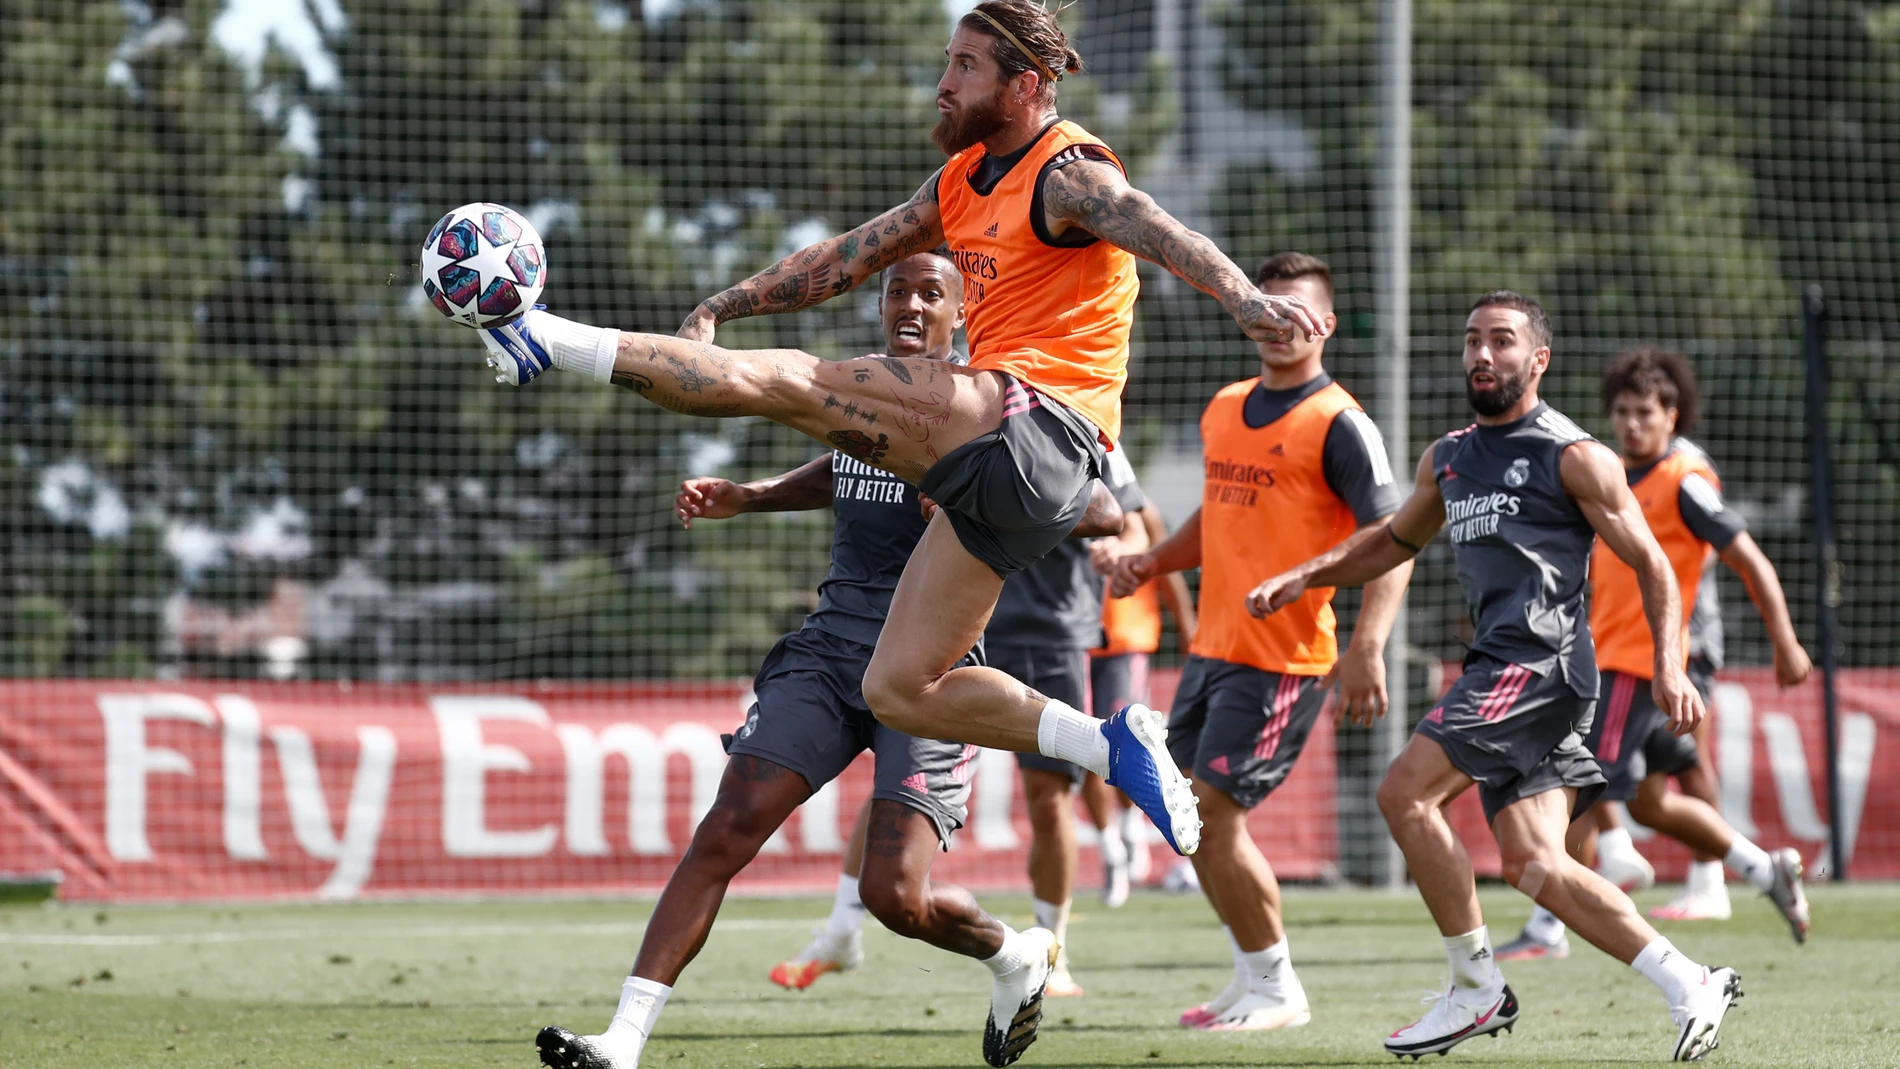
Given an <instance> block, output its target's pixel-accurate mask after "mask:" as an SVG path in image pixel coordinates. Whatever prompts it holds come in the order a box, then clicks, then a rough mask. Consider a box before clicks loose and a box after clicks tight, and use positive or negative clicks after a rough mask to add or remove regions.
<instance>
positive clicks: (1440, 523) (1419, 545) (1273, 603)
mask: <svg viewBox="0 0 1900 1069" xmlns="http://www.w3.org/2000/svg"><path fill="white" fill-rule="evenodd" d="M1436 451H1437V450H1436V447H1434V448H1432V449H1427V450H1425V455H1424V456H1421V457H1419V458H1418V474H1417V475H1416V476H1415V477H1414V480H1413V485H1412V496H1410V497H1408V498H1406V499H1405V503H1404V504H1403V505H1400V506H1399V510H1398V511H1397V512H1395V513H1393V514H1392V518H1391V519H1390V520H1389V521H1386V522H1384V523H1375V524H1369V525H1367V526H1365V527H1361V528H1359V529H1358V530H1357V531H1354V532H1353V533H1352V534H1350V535H1348V536H1347V537H1346V540H1345V541H1343V542H1341V543H1339V544H1338V545H1336V546H1334V547H1333V548H1331V549H1329V550H1327V551H1326V552H1324V553H1321V554H1320V555H1319V556H1317V557H1314V558H1313V559H1312V560H1309V561H1307V562H1306V563H1305V564H1301V565H1298V566H1297V567H1294V568H1292V569H1290V570H1288V571H1285V572H1282V573H1280V574H1279V575H1276V576H1274V577H1273V578H1271V579H1269V580H1267V581H1266V582H1264V583H1261V584H1260V585H1259V586H1257V587H1254V588H1253V592H1252V593H1250V594H1248V595H1247V611H1248V612H1250V613H1252V614H1253V615H1255V616H1260V617H1265V616H1271V615H1272V614H1274V613H1276V612H1279V611H1280V610H1281V609H1284V608H1286V607H1287V606H1288V605H1291V604H1293V603H1294V602H1295V601H1297V600H1299V597H1300V595H1302V594H1304V593H1306V590H1307V588H1308V587H1315V586H1361V585H1364V584H1366V583H1370V582H1371V581H1372V580H1374V579H1377V578H1379V577H1380V576H1382V575H1385V574H1386V573H1388V572H1391V571H1393V570H1394V569H1397V568H1400V567H1402V566H1406V565H1409V564H1411V562H1412V558H1413V557H1416V556H1418V554H1419V552H1420V551H1421V550H1423V549H1424V548H1425V543H1427V542H1430V541H1431V540H1432V538H1433V537H1434V536H1436V535H1437V534H1438V531H1439V529H1440V528H1442V527H1444V526H1445V499H1444V498H1443V497H1442V496H1441V495H1440V494H1439V492H1438V479H1437V476H1436V474H1435V473H1434V471H1433V469H1432V456H1433V455H1434V454H1435V453H1436ZM1406 578H1407V579H1408V580H1409V579H1410V576H1409V574H1408V575H1407V577H1406ZM1404 589H1405V588H1404V586H1403V584H1395V588H1394V589H1390V590H1382V591H1381V592H1380V598H1379V600H1380V602H1384V601H1385V600H1386V599H1387V598H1388V597H1389V598H1390V601H1391V603H1392V604H1393V605H1394V606H1396V603H1397V600H1398V595H1399V594H1401V593H1403V592H1404ZM1369 594H1370V592H1369ZM1373 600H1374V599H1372V598H1371V597H1370V596H1368V598H1367V601H1368V602H1372V601H1373ZM1362 611H1363V607H1362ZM1386 627H1387V628H1388V629H1390V627H1391V621H1390V620H1387V621H1386ZM1367 637H1368V638H1370V637H1371V636H1367ZM1380 642H1381V644H1383V642H1384V638H1383V636H1381V638H1380Z"/></svg>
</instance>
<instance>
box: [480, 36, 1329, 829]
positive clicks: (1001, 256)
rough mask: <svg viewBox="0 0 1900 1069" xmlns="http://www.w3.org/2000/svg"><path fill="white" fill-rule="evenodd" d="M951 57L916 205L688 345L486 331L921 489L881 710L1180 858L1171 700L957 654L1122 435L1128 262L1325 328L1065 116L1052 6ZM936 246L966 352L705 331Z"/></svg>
mask: <svg viewBox="0 0 1900 1069" xmlns="http://www.w3.org/2000/svg"><path fill="white" fill-rule="evenodd" d="M945 51H946V53H947V55H948V66H947V69H946V70H945V72H944V75H943V78H942V80H941V81H940V82H939V83H938V87H937V108H938V111H939V112H940V113H941V116H942V118H941V121H940V122H939V123H938V125H937V129H936V132H935V134H934V135H933V136H934V140H935V141H936V142H937V144H938V145H939V146H940V147H941V148H942V149H944V151H945V152H946V153H948V154H949V156H950V161H949V162H948V163H947V164H945V165H944V167H943V169H942V170H940V171H938V172H937V174H935V175H934V176H932V177H931V178H930V180H929V181H927V182H925V183H924V185H923V187H922V188H920V189H919V190H918V191H917V193H916V194H915V195H914V196H913V197H912V198H911V199H910V200H909V201H907V202H905V203H903V204H900V205H898V206H897V207H895V208H892V209H891V210H890V211H887V212H885V213H884V214H882V215H880V216H878V217H877V218H875V219H873V220H871V221H870V222H869V223H866V224H865V225H863V226H860V227H858V228H857V229H855V230H852V231H850V232H849V233H846V234H844V235H841V236H839V237H835V238H831V239H829V240H826V241H822V242H819V243H818V244H816V245H813V246H811V247H809V248H807V249H804V250H801V251H799V252H797V253H794V254H793V255H791V256H789V257H787V258H786V259H784V260H782V261H780V262H779V263H777V264H774V265H773V266H771V267H769V268H767V269H766V270H765V271H764V272H762V273H760V274H758V275H755V276H753V277H752V278H749V279H747V280H745V281H744V282H741V283H739V284H738V285H736V286H733V287H732V288H730V289H728V290H726V291H724V292H722V293H719V294H717V295H715V296H713V297H711V298H708V299H707V300H706V301H705V302H704V303H702V304H701V305H700V306H699V307H698V308H696V309H694V311H693V312H692V314H691V315H689V316H688V317H687V319H686V322H685V323H684V324H683V325H682V326H681V328H680V335H681V336H680V337H663V336H660V335H655V334H635V333H631V332H626V333H623V332H621V331H618V330H611V329H601V328H597V327H591V326H585V325H583V324H580V323H575V322H571V321H568V320H564V319H561V318H559V317H557V316H554V315H551V314H549V313H547V312H545V311H540V310H536V311H532V312H529V313H528V314H527V315H525V316H523V317H522V318H520V319H518V320H516V321H514V322H513V323H510V324H509V325H507V326H505V327H499V328H495V329H492V330H487V331H483V332H482V336H483V340H484V342H485V344H486V345H487V346H488V347H489V350H490V357H489V362H490V365H491V366H493V367H494V368H495V369H496V370H497V372H498V373H499V375H498V377H499V379H500V380H501V381H504V382H511V383H516V384H519V383H522V382H526V381H527V380H529V379H531V378H533V377H535V376H536V375H539V374H541V373H542V372H544V371H546V370H547V369H548V368H550V367H558V368H563V369H566V370H569V371H571V372H577V373H580V374H585V375H590V376H592V377H593V378H594V379H595V380H597V381H599V382H603V383H607V382H611V383H614V384H616V385H619V386H624V387H626V388H628V389H631V390H633V391H634V392H635V393H638V394H639V395H640V396H642V397H644V398H645V399H646V400H647V401H649V402H651V403H653V404H657V405H660V406H662V407H665V408H668V409H671V410H673V411H675V412H683V413H686V414H688V415H697V416H709V417H727V416H764V417H766V418H768V419H772V420H774V421H776V422H779V423H782V424H784V425H786V426H788V427H791V428H793V429H794V430H797V431H800V432H802V433H804V434H808V435H810V436H811V437H813V438H816V439H818V440H819V441H821V442H824V443H826V444H828V445H830V446H831V447H833V448H835V449H837V450H838V451H839V452H841V453H843V454H845V455H846V456H848V457H850V458H851V459H852V460H855V461H857V462H858V463H861V464H866V465H869V466H871V467H874V468H877V469H879V470H880V471H885V472H889V473H891V474H893V475H896V476H897V477H898V478H900V479H902V480H904V481H905V482H907V483H910V484H911V485H913V486H916V487H917V488H918V489H919V490H921V491H922V492H923V493H925V494H927V495H928V496H929V497H931V498H932V499H934V500H935V501H937V502H938V503H939V504H941V505H942V506H943V511H942V514H941V515H940V516H938V517H937V518H935V519H934V520H933V521H932V523H931V526H930V529H929V530H928V531H927V532H926V533H925V535H924V537H923V540H922V541H921V542H919V544H918V547H917V551H916V552H915V553H914V554H912V555H911V561H910V565H909V567H908V568H907V569H906V571H905V574H904V579H903V581H902V582H900V583H899V584H898V588H897V592H896V594H895V595H894V596H893V598H892V601H891V610H890V616H889V618H888V620H887V621H886V622H885V625H884V631H883V638H882V639H881V640H880V641H879V642H878V644H877V652H876V654H875V655H874V656H873V657H872V659H871V664H870V667H869V668H868V669H867V671H866V674H865V679H864V694H865V698H866V700H867V701H868V702H869V704H870V707H871V709H872V711H873V712H874V713H875V714H876V716H877V718H878V720H879V721H880V722H881V723H884V724H887V725H889V726H891V727H893V728H896V729H897V730H899V731H902V732H905V733H907V734H912V735H916V736H919V737H930V738H951V739H955V740H957V741H959V742H968V743H974V744H976V745H979V746H990V747H995V748H997V749H1005V750H1014V751H1017V752H1023V753H1029V752H1037V753H1042V754H1044V755H1046V756H1049V757H1055V758H1060V759H1062V760H1065V761H1072V762H1074V763H1075V764H1078V765H1081V766H1082V767H1083V768H1086V769H1088V770H1089V771H1091V772H1094V773H1096V774H1098V775H1101V776H1103V777H1104V778H1105V779H1107V780H1108V781H1109V782H1110V783H1112V784H1114V785H1115V786H1118V787H1120V788H1121V789H1122V790H1123V791H1125V792H1126V793H1127V794H1128V796H1129V797H1130V798H1132V799H1133V800H1134V801H1135V803H1136V804H1137V805H1139V806H1141V808H1142V810H1143V811H1144V812H1146V813H1147V814H1148V815H1149V816H1150V817H1151V818H1153V820H1154V821H1155V824H1156V826H1157V827H1159V828H1160V829H1161V831H1162V834H1163V835H1164V836H1165V837H1166V839H1167V841H1168V843H1169V845H1171V846H1173V847H1174V848H1175V849H1176V850H1177V851H1179V852H1181V853H1183V854H1188V853H1192V852H1193V851H1194V849H1195V848H1196V846H1198V845H1199V831H1200V822H1199V820H1198V819H1197V818H1196V816H1195V812H1194V796H1193V793H1192V791H1191V790H1189V788H1188V785H1187V780H1186V778H1185V777H1183V776H1182V775H1181V774H1180V772H1179V771H1178V770H1176V769H1175V768H1174V767H1173V765H1172V764H1171V763H1170V762H1169V760H1168V755H1167V746H1166V742H1165V736H1166V730H1167V726H1166V723H1165V721H1164V720H1163V718H1162V717H1161V716H1160V714H1158V713H1155V712H1154V711H1153V710H1150V709H1147V708H1144V707H1140V706H1137V707H1134V708H1131V709H1128V710H1124V711H1123V712H1121V713H1118V714H1117V715H1116V716H1114V717H1112V718H1110V719H1109V720H1107V721H1099V720H1096V719H1095V718H1094V717H1092V716H1090V715H1088V713H1087V712H1086V711H1084V710H1080V709H1076V708H1074V707H1072V706H1070V705H1069V704H1068V703H1065V702H1060V701H1053V700H1050V699H1049V698H1047V697H1045V696H1044V695H1042V694H1038V693H1036V692H1035V691H1034V690H1032V689H1030V688H1028V687H1026V686H1024V685H1023V684H1022V683H1020V682H1018V681H1016V680H1015V679H1012V678H1011V677H1010V676H1008V675H1007V674H1005V673H1002V672H998V671H996V670H995V669H992V668H986V667H980V666H962V667H959V665H958V662H959V661H960V660H961V659H962V657H963V655H964V653H965V652H966V651H968V650H969V649H970V648H971V647H972V646H974V645H975V644H976V641H977V639H978V637H979V636H980V635H981V634H982V632H983V624H984V621H985V619H986V618H987V617H988V615H989V612H990V610H991V609H992V608H993V607H994V606H995V604H996V598H997V595H998V593H999V592H1000V591H1001V590H1002V585H1003V581H1004V579H1005V578H1007V577H1008V576H1010V575H1012V574H1014V573H1016V572H1019V571H1021V570H1023V568H1025V567H1027V566H1028V565H1029V564H1030V563H1031V562H1032V561H1035V560H1036V559H1038V558H1040V557H1041V556H1042V555H1043V554H1045V553H1047V552H1049V550H1051V549H1052V548H1054V547H1055V546H1056V545H1057V544H1058V543H1060V542H1061V541H1063V540H1064V539H1065V538H1067V537H1068V536H1069V533H1070V532H1071V531H1072V530H1073V529H1074V528H1075V524H1076V519H1077V517H1079V516H1080V515H1081V514H1082V513H1083V511H1084V509H1085V507H1086V505H1087V503H1088V500H1089V495H1090V489H1089V484H1090V482H1091V481H1092V480H1094V479H1098V478H1099V477H1100V476H1101V474H1102V471H1103V466H1104V464H1105V462H1106V455H1107V450H1108V449H1109V448H1110V445H1111V443H1113V442H1114V441H1115V440H1116V439H1117V437H1118V436H1119V433H1120V430H1121V393H1122V386H1123V384H1124V382H1125V381H1126V378H1127V363H1128V336H1129V331H1130V329H1131V327H1132V325H1133V320H1134V305H1135V296H1136V291H1137V290H1138V288H1139V283H1138V280H1137V278H1136V274H1135V262H1136V258H1137V257H1140V258H1143V259H1148V260H1151V261H1153V262H1155V263H1158V264H1160V265H1162V266H1163V267H1165V268H1167V269H1168V270H1169V271H1171V272H1173V273H1174V274H1176V275H1177V276H1179V277H1180V278H1182V279H1183V280H1185V281H1186V282H1188V283H1189V284H1191V285H1194V286H1196V287H1198V288H1199V289H1201V290H1203V291H1205V292H1207V293H1209V294H1211V295H1213V296H1215V297H1217V298H1218V299H1219V300H1220V301H1221V303H1222V304H1223V305H1224V306H1225V307H1226V309H1227V310H1228V312H1229V313H1230V314H1231V315H1232V316H1233V318H1234V320H1235V322H1236V323H1238V324H1239V325H1240V327H1241V329H1242V330H1243V331H1245V332H1246V333H1247V334H1248V335H1249V336H1252V337H1257V338H1267V337H1283V336H1290V335H1293V334H1304V335H1307V336H1315V335H1318V334H1319V333H1321V332H1322V331H1323V328H1322V326H1321V325H1320V322H1319V320H1318V319H1317V318H1316V317H1315V316H1314V315H1313V314H1312V312H1311V310H1310V309H1308V308H1307V307H1306V306H1305V305H1304V304H1302V303H1300V302H1299V301H1297V300H1294V299H1292V298H1287V297H1278V296H1270V295H1266V294H1262V293H1261V292H1260V291H1259V290H1258V289H1257V288H1255V287H1254V286H1253V285H1252V284H1251V283H1250V282H1249V281H1248V279H1247V276H1246V274H1245V273H1244V272H1242V271H1241V270H1240V269H1239V268H1237V267H1235V266H1234V264H1233V262H1232V261H1231V260H1229V259H1228V258H1227V257H1226V256H1225V255H1224V254H1223V253H1222V252H1221V251H1220V249H1219V248H1217V247H1216V246H1215V245H1214V243H1213V242H1212V241H1209V240H1208V239H1207V238H1206V237H1204V236H1202V235H1200V234H1197V233H1195V232H1194V231H1192V230H1189V229H1188V228H1187V227H1185V226H1183V225H1182V224H1181V223H1180V222H1179V221H1177V220H1176V219H1174V218H1173V217H1172V216H1170V215H1168V213H1166V212H1164V211H1162V210H1161V209H1160V207H1158V206H1157V205H1156V204H1155V202H1154V200H1153V199H1152V198H1151V197H1149V196H1148V195H1147V194H1146V193H1143V192H1141V191H1140V190H1137V189H1135V188H1133V187H1131V186H1130V185H1129V184H1128V181H1127V179H1126V178H1125V177H1124V175H1123V173H1122V167H1121V163H1120V161H1119V160H1118V159H1117V158H1116V156H1115V154H1114V153H1113V152H1112V151H1110V150H1109V148H1108V147H1107V146H1106V145H1104V144H1102V143H1101V141H1100V140H1099V139H1097V138H1095V137H1093V136H1092V135H1090V134H1089V133H1088V132H1087V131H1086V130H1083V129H1082V128H1081V127H1080V126H1077V125H1076V124H1075V123H1072V122H1065V121H1063V120H1062V119H1061V118H1060V117H1059V116H1058V115H1057V114H1056V108H1055V104H1056V82H1057V81H1058V79H1059V77H1060V76H1061V75H1063V74H1066V73H1072V72H1075V71H1078V70H1080V69H1081V57H1080V56H1079V55H1078V54H1077V53H1076V52H1075V50H1074V49H1072V48H1070V47H1069V46H1068V43H1067V38H1066V37H1065V36H1064V35H1063V33H1062V30H1061V28H1060V27H1059V26H1058V25H1057V24H1056V20H1055V16H1054V15H1053V14H1052V13H1051V12H1049V11H1047V10H1045V9H1044V8H1043V7H1042V6H1041V5H1039V4H1037V3H1034V2H1033V0H986V2H984V3H980V4H978V5H977V6H976V7H975V9H973V10H972V11H971V12H970V13H969V14H967V15H965V16H964V17H963V18H962V19H961V20H960V21H959V22H958V24H957V27H956V31H955V33H954V34H953V35H952V37H951V39H950V44H949V47H948V48H947V49H946V50H945ZM946 239H947V240H948V242H949V244H950V248H951V251H952V256H953V258H954V260H955V261H956V264H957V266H958V268H959V269H960V270H961V272H962V273H963V276H964V293H965V313H966V315H967V316H968V324H967V329H968V334H969V339H970V345H971V352H972V356H971V359H970V364H969V366H968V367H956V366H952V365H949V364H945V363H943V362H941V361H919V360H907V359H902V358H897V357H889V358H883V359H872V358H866V359H859V360H844V361H838V362H836V363H827V362H825V361H822V360H819V359H817V358H816V357H813V356H810V355H808V354H805V353H801V352H796V351H792V350H785V349H773V350H755V351H746V352H741V351H734V350H728V349H723V348H720V347H718V346H715V345H713V344H712V338H713V332H714V329H715V328H716V327H717V326H718V325H719V324H721V323H725V322H728V321H730V320H733V319H738V318H741V317H745V316H754V315H765V314H775V313H782V312H793V311H797V310H799V309H802V308H809V307H811V306H813V305H815V304H818V303H819V302H820V301H823V300H826V299H829V298H831V297H834V296H837V295H839V294H842V293H845V292H847V291H849V290H851V289H852V288H853V287H855V286H857V285H858V284H860V283H861V282H863V281H864V280H866V279H868V278H870V277H871V276H872V275H874V274H875V273H876V272H877V271H878V270H879V269H881V268H883V267H885V266H888V265H890V264H892V263H895V262H896V261H897V260H899V259H902V258H903V257H905V256H908V255H910V254H911V253H913V252H917V251H919V250H923V249H930V248H934V247H936V246H937V245H938V244H939V243H941V242H943V241H945V240H946Z"/></svg>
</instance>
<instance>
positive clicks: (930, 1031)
mask: <svg viewBox="0 0 1900 1069" xmlns="http://www.w3.org/2000/svg"><path fill="white" fill-rule="evenodd" d="M1043 1027H1044V1028H1046V1029H1048V1030H1047V1031H1046V1032H1045V1033H1044V1036H1045V1037H1047V1036H1052V1035H1068V1034H1072V1033H1094V1034H1110V1033H1123V1032H1141V1033H1147V1032H1153V1031H1155V1030H1156V1029H1158V1028H1161V1027H1163V1025H1162V1024H1145V1025H1141V1024H1065V1025H1059V1026H1054V1027H1051V1026H1049V1025H1047V1024H1045V1025H1044V1026H1043ZM970 1032H971V1029H970V1028H969V1027H968V1026H967V1025H966V1024H965V1023H963V1022H960V1021H958V1020H956V1019H954V1018H953V1019H951V1020H948V1021H946V1022H945V1023H944V1025H943V1027H941V1028H833V1029H827V1030H825V1031H822V1032H754V1031H750V1030H748V1031H747V1032H746V1033H745V1038H746V1039H852V1038H855V1037H859V1036H884V1037H887V1038H891V1039H904V1038H915V1039H940V1038H942V1037H944V1036H960V1035H969V1034H970ZM733 1038H734V1035H733V1033H731V1032H661V1033H658V1034H657V1035H655V1036H654V1037H653V1041H654V1042H655V1043H663V1042H664V1043H671V1042H673V1041H675V1040H678V1041H680V1042H682V1043H707V1042H717V1043H730V1042H732V1040H733ZM882 1069H898V1067H896V1066H884V1067H882Z"/></svg>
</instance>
